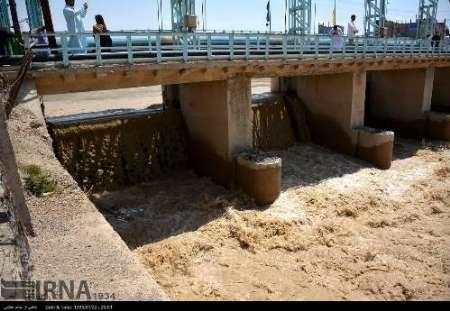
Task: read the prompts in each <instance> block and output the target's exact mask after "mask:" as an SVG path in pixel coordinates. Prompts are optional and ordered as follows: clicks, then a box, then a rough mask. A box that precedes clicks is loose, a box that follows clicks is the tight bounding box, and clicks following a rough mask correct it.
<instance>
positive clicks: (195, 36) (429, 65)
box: [25, 32, 450, 186]
mask: <svg viewBox="0 0 450 311" xmlns="http://www.w3.org/2000/svg"><path fill="white" fill-rule="evenodd" d="M86 35H87V34H86ZM50 36H54V38H55V41H56V42H58V43H60V45H58V46H57V47H56V48H53V49H48V50H46V51H47V52H48V54H47V55H46V56H45V57H44V58H42V56H43V55H42V53H43V52H45V51H44V50H43V49H40V48H33V51H34V53H35V62H34V63H33V67H32V70H31V76H30V77H31V79H33V80H34V81H35V84H36V89H37V92H38V94H39V95H50V94H64V93H71V92H85V91H97V90H110V89H119V88H131V87H141V86H155V85H161V87H162V91H163V92H162V93H163V97H164V103H163V104H164V107H165V109H166V110H169V111H170V110H171V109H175V110H176V111H177V113H179V115H178V117H180V118H181V119H182V121H183V126H184V128H185V129H186V130H187V136H188V143H187V146H186V149H183V148H184V147H183V148H181V149H183V150H187V151H188V154H189V159H190V163H191V164H192V166H193V167H194V168H195V169H196V171H197V172H199V173H200V174H202V175H206V176H210V177H212V178H213V179H214V180H215V181H216V182H218V183H220V184H222V185H225V186H230V185H232V184H233V183H234V181H235V179H236V170H235V164H236V158H237V156H238V155H239V154H241V153H242V152H247V151H249V150H253V149H254V147H255V140H258V137H256V138H255V118H254V116H255V113H254V111H253V110H254V108H252V91H251V80H252V79H255V78H271V80H272V85H271V89H272V93H276V94H279V95H280V96H281V97H282V98H283V101H282V102H283V104H282V105H284V106H283V107H284V108H282V109H285V110H286V111H290V113H289V114H290V119H289V120H290V121H289V122H291V123H290V124H291V125H292V124H294V125H293V126H294V127H295V122H296V119H297V120H302V122H300V123H306V124H305V125H306V126H305V128H306V127H307V128H308V132H309V133H308V135H309V137H310V138H311V140H312V141H313V142H314V143H316V144H319V145H323V146H326V147H329V148H331V149H333V150H336V151H338V152H342V153H345V154H348V155H352V156H357V157H359V158H362V159H364V160H367V161H369V162H371V163H372V164H374V165H376V166H377V167H379V168H382V169H388V168H389V167H390V165H391V160H392V150H393V144H394V136H395V134H398V135H402V136H409V137H430V138H435V139H442V140H448V139H449V137H450V132H449V105H450V97H449V96H450V94H449V92H448V90H449V89H450V88H449V81H450V51H449V50H448V49H447V48H446V47H445V46H443V45H440V46H435V45H434V44H432V43H431V41H429V40H424V39H399V38H396V39H387V38H363V37H359V38H356V39H355V40H353V41H352V40H347V38H344V46H343V48H342V49H340V50H336V49H334V48H333V45H332V42H331V41H330V40H329V39H328V38H326V37H323V36H310V35H295V34H273V33H270V34H269V33H266V34H261V33H234V32H233V33H208V32H204V33H202V32H195V33H187V32H182V33H176V32H170V33H165V32H133V33H130V32H120V33H114V32H112V33H111V36H112V37H113V39H114V37H118V38H117V39H115V42H121V41H120V39H122V40H123V42H122V43H123V44H116V45H115V46H114V47H112V48H108V49H107V50H105V48H102V47H101V46H100V45H99V38H98V36H96V37H95V40H94V42H91V45H90V46H89V47H88V49H87V51H85V53H82V54H80V53H79V52H77V51H74V50H72V49H70V48H68V47H67V44H66V43H67V41H68V40H69V35H68V34H67V33H54V34H51V35H50ZM81 36H83V35H81ZM25 40H26V42H28V43H29V44H28V45H29V46H31V42H32V40H33V38H32V36H26V37H25ZM286 96H288V97H287V98H288V100H285V99H286ZM289 98H290V99H293V100H289ZM287 104H288V106H286V105H287ZM299 105H301V106H302V109H300V110H301V111H303V115H302V116H300V117H299V116H295V115H294V116H293V115H292V114H293V113H292V111H299V109H298V108H299ZM256 115H257V114H256ZM178 117H177V118H178ZM163 119H164V118H163ZM168 119H170V120H172V119H173V118H168ZM177 120H178V119H177ZM87 121H88V120H87ZM77 122H79V123H83V118H82V117H79V118H78V121H77ZM133 122H136V121H133ZM139 122H144V123H145V121H142V120H141V121H139ZM139 122H138V123H139ZM148 122H154V118H148ZM177 122H178V121H177ZM297 123H298V122H297ZM58 124H59V125H61V124H64V122H62V123H61V120H50V125H51V127H52V128H57V127H58ZM159 124H160V125H161V126H162V127H163V128H164V127H165V125H164V123H159ZM297 125H298V124H297ZM61 126H63V127H64V126H65V125H61ZM121 126H122V127H123V125H121ZM121 126H119V127H117V126H116V128H115V130H116V131H119V132H123V130H119V129H118V128H120V127H121ZM172 126H173V124H171V125H170V126H169V125H167V128H172ZM144 127H145V126H144ZM178 128H179V127H178ZM297 128H298V127H297ZM266 129H267V131H270V124H269V125H267V124H266ZM158 131H161V132H164V130H162V129H159V130H158ZM267 131H266V132H267ZM57 132H58V133H63V132H67V133H69V132H70V130H67V129H66V130H62V129H60V128H58V129H57ZM288 132H289V131H288ZM288 132H287V133H286V136H287V137H288V136H290V135H293V134H292V133H288ZM152 133H153V132H152ZM294 134H295V135H296V137H299V136H302V134H304V133H298V131H297V133H295V130H294ZM151 135H152V134H151V133H149V137H152V136H151ZM75 136H76V135H75ZM138 136H139V135H138ZM177 141H178V140H177ZM144 145H145V144H144ZM140 146H143V144H142V143H140ZM265 147H266V149H267V147H270V144H269V145H268V144H267V143H266V146H265ZM63 149H64V148H63ZM150 149H151V148H150V147H149V148H147V149H146V150H147V153H148V155H147V158H148V156H150V155H151V154H152V152H151V151H149V150H150ZM181 149H180V150H181ZM61 150H62V149H61ZM158 150H160V149H158ZM144 157H145V156H144ZM122 162H123V161H122ZM126 162H129V161H126ZM145 163H146V162H145V161H144V162H143V165H145ZM119 166H121V165H119ZM150 166H151V165H150ZM121 169H122V170H123V169H124V166H123V165H122V166H121ZM126 170H127V169H126V168H125V171H126ZM99 171H100V172H103V169H99ZM139 171H142V170H139ZM144 171H145V169H144ZM150 171H151V170H150ZM125 175H126V174H125ZM92 178H93V179H99V178H100V177H99V176H97V177H95V176H94V177H92ZM102 178H104V177H102ZM124 178H125V180H127V178H128V177H124ZM140 180H142V178H138V180H136V182H137V181H140ZM143 180H145V178H144V179H143ZM126 183H128V181H127V182H126Z"/></svg>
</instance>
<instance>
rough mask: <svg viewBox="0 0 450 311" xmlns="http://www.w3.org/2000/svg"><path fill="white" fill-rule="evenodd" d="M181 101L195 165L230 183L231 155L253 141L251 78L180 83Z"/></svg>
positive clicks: (232, 164)
mask: <svg viewBox="0 0 450 311" xmlns="http://www.w3.org/2000/svg"><path fill="white" fill-rule="evenodd" d="M180 103H181V109H182V112H183V115H184V118H185V121H186V124H187V127H188V130H189V136H190V157H191V160H192V164H193V166H194V168H195V169H196V171H197V172H198V173H199V174H201V175H206V176H210V177H213V179H214V180H215V181H216V182H217V183H219V184H221V185H224V186H231V185H232V184H233V182H234V178H235V169H234V165H235V164H234V158H235V157H236V156H237V155H238V154H239V153H241V152H243V151H246V150H249V149H251V148H252V144H253V136H252V133H253V131H252V117H251V116H252V109H251V83H250V79H248V78H244V77H235V78H232V79H228V80H225V81H216V82H202V83H192V84H182V85H180Z"/></svg>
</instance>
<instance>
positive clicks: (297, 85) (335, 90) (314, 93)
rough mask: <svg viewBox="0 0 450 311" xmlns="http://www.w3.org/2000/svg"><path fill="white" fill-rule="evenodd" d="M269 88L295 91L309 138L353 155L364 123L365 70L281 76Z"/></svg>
mask: <svg viewBox="0 0 450 311" xmlns="http://www.w3.org/2000/svg"><path fill="white" fill-rule="evenodd" d="M272 89H273V90H278V91H282V92H291V93H295V94H296V95H297V96H298V98H300V99H301V100H302V101H303V103H304V105H305V107H306V109H307V120H308V125H309V128H310V131H311V138H312V140H313V141H314V142H315V143H317V144H320V145H325V146H327V147H330V148H332V149H334V150H336V151H339V152H342V153H346V154H350V155H354V154H355V153H356V147H357V144H358V133H357V131H355V128H357V127H361V126H363V125H364V102H365V93H366V72H365V71H357V72H355V73H341V74H330V75H316V76H298V77H293V78H280V79H279V80H278V81H273V82H272Z"/></svg>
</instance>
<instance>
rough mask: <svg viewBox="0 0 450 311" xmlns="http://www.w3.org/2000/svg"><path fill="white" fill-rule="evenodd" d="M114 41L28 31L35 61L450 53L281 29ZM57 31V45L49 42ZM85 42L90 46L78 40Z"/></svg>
mask: <svg viewBox="0 0 450 311" xmlns="http://www.w3.org/2000/svg"><path fill="white" fill-rule="evenodd" d="M108 35H109V36H110V37H111V38H112V41H113V45H112V46H101V42H102V40H101V37H100V35H98V34H96V35H94V34H92V33H90V32H86V33H81V34H70V33H67V32H56V33H51V34H38V35H36V34H32V35H31V34H24V42H25V44H26V46H31V45H32V43H37V44H36V45H35V47H34V48H33V49H32V50H33V53H34V55H35V58H34V62H35V63H39V62H49V61H50V62H56V63H60V64H62V65H64V66H69V65H70V64H72V63H89V64H95V65H103V64H108V63H130V64H133V63H142V62H147V63H162V62H177V61H178V62H188V61H196V60H252V59H258V60H264V59H299V58H317V59H319V58H355V57H375V58H378V57H386V56H408V55H410V56H413V55H414V56H441V55H450V47H449V43H448V42H443V41H441V42H440V44H438V45H436V44H434V43H433V42H432V41H430V40H416V39H410V38H385V39H378V38H365V37H356V38H354V39H349V38H348V37H342V38H341V39H340V40H341V41H340V42H339V40H338V41H333V40H331V39H330V37H329V36H323V35H311V36H298V35H290V34H279V33H276V34H274V33H248V32H246V33H243V32H228V33H226V32H222V33H219V32H195V33H176V32H159V31H119V32H109V33H108ZM49 37H54V38H55V39H56V42H57V46H56V47H55V48H49V47H48V45H47V44H46V42H48V38H49ZM79 41H81V42H83V41H84V42H85V45H84V48H80V46H79V45H77V44H74V43H73V42H79Z"/></svg>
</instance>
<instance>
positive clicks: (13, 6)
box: [9, 0, 22, 35]
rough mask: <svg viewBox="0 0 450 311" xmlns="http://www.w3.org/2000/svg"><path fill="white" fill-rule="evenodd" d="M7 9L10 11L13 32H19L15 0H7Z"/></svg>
mask: <svg viewBox="0 0 450 311" xmlns="http://www.w3.org/2000/svg"><path fill="white" fill-rule="evenodd" d="M9 11H10V12H11V19H12V23H13V28H14V33H15V34H16V35H20V34H21V32H22V31H21V30H20V23H19V17H18V16H17V5H16V1H15V0H9Z"/></svg>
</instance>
